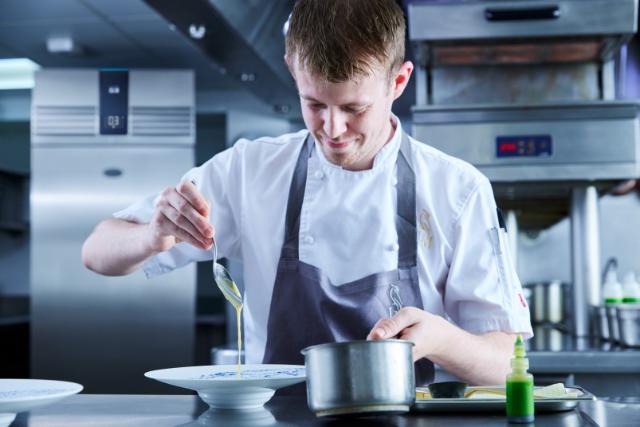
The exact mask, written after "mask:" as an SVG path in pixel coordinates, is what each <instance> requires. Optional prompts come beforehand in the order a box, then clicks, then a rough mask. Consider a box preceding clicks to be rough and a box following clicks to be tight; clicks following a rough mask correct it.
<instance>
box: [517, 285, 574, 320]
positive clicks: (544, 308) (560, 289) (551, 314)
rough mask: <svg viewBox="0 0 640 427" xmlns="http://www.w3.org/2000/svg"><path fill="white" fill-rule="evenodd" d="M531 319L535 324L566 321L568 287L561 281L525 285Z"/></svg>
mask: <svg viewBox="0 0 640 427" xmlns="http://www.w3.org/2000/svg"><path fill="white" fill-rule="evenodd" d="M525 289H526V290H527V291H528V292H527V293H528V294H529V295H530V296H529V298H528V302H529V306H530V307H531V318H532V320H533V322H534V323H537V324H541V323H548V322H550V323H562V322H564V321H565V319H566V316H565V304H564V302H565V300H566V298H565V293H566V290H567V286H566V284H565V283H562V282H561V281H559V280H553V281H551V282H538V283H529V284H527V285H525Z"/></svg>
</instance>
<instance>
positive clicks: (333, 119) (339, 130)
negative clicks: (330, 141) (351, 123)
mask: <svg viewBox="0 0 640 427" xmlns="http://www.w3.org/2000/svg"><path fill="white" fill-rule="evenodd" d="M323 130H324V133H325V134H326V135H327V136H328V137H329V138H338V137H339V136H340V135H342V134H343V133H345V132H346V130H347V121H346V118H345V117H344V114H342V112H340V111H335V110H333V111H332V110H331V109H328V110H327V115H326V117H325V120H324V129H323Z"/></svg>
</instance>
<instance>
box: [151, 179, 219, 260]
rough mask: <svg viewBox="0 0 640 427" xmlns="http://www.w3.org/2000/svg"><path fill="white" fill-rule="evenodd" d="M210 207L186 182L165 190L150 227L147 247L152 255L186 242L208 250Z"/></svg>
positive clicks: (194, 187) (210, 240)
mask: <svg viewBox="0 0 640 427" xmlns="http://www.w3.org/2000/svg"><path fill="white" fill-rule="evenodd" d="M209 213H210V212H209V203H208V202H207V200H206V199H205V198H204V197H203V196H202V194H201V193H200V192H199V191H198V190H197V188H196V186H195V185H193V183H191V182H189V181H182V182H181V183H180V184H178V185H177V186H175V187H168V188H166V189H165V190H164V191H163V192H162V194H161V195H160V199H159V200H158V202H157V204H156V210H155V212H154V214H153V218H152V219H151V222H150V223H149V229H148V231H149V246H150V248H151V250H153V251H154V252H163V251H167V250H169V249H171V248H172V247H173V246H174V245H176V244H177V243H180V242H187V243H190V244H191V245H193V246H195V247H197V248H200V249H209V248H210V247H211V244H212V239H213V236H214V229H213V226H212V225H211V223H210V222H209V219H208V218H209Z"/></svg>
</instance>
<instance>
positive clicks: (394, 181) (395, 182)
mask: <svg viewBox="0 0 640 427" xmlns="http://www.w3.org/2000/svg"><path fill="white" fill-rule="evenodd" d="M391 185H393V186H394V187H395V186H396V185H398V178H396V177H393V178H392V179H391Z"/></svg>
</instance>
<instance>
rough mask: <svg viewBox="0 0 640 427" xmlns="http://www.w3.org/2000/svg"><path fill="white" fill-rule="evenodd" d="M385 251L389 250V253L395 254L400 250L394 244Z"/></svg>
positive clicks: (398, 246)
mask: <svg viewBox="0 0 640 427" xmlns="http://www.w3.org/2000/svg"><path fill="white" fill-rule="evenodd" d="M387 249H389V251H390V252H397V251H398V250H399V249H400V245H398V244H397V243H394V244H392V245H389V246H388V247H387Z"/></svg>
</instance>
